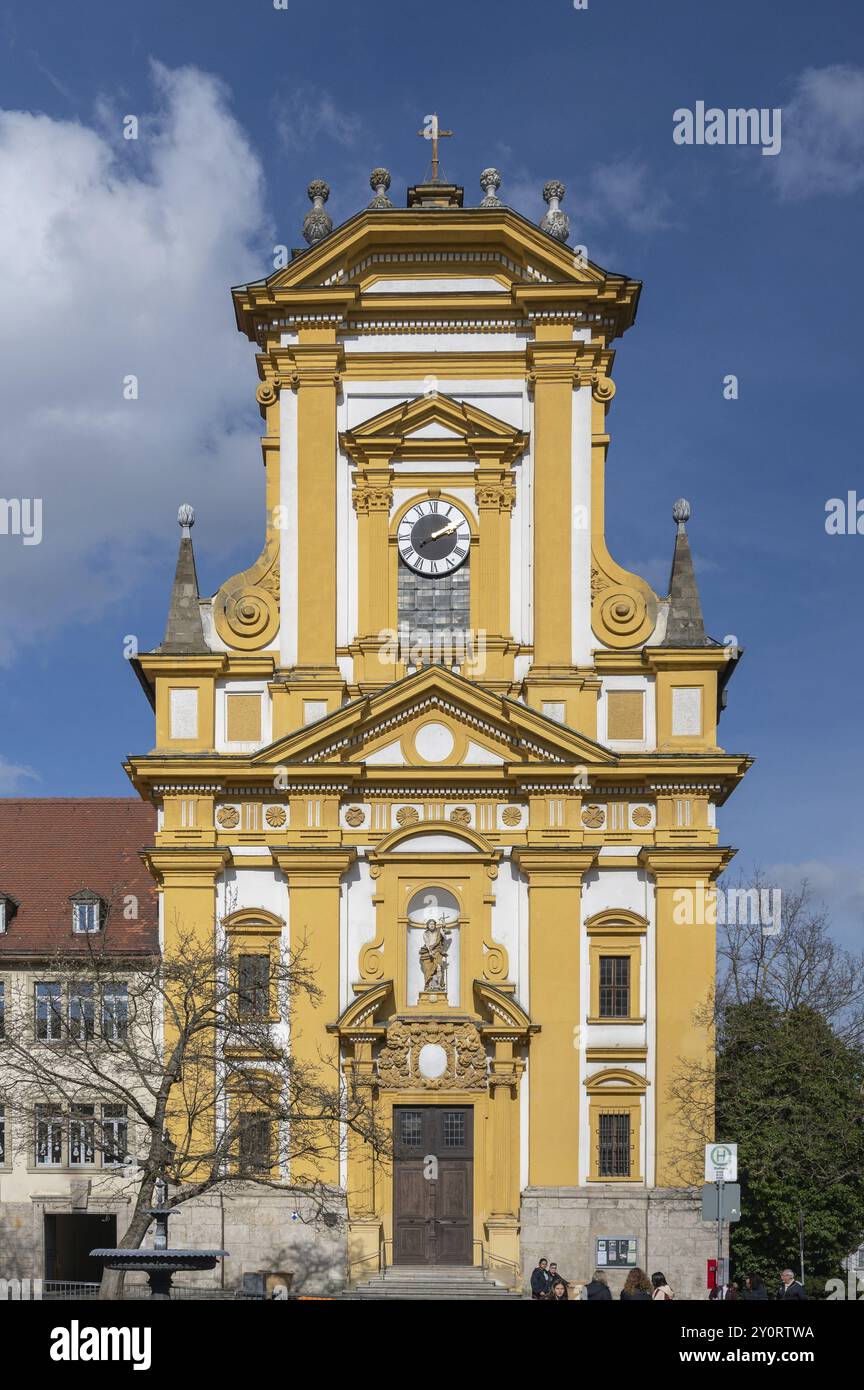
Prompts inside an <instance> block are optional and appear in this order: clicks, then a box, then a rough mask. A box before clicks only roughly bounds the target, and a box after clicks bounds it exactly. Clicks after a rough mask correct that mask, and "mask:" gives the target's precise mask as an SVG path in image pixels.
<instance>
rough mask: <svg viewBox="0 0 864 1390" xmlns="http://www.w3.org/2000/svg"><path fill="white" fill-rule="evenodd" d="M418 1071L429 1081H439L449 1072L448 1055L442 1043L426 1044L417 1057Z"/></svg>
mask: <svg viewBox="0 0 864 1390" xmlns="http://www.w3.org/2000/svg"><path fill="white" fill-rule="evenodd" d="M417 1070H418V1071H419V1073H420V1075H421V1076H425V1078H426V1080H427V1081H437V1080H438V1078H439V1076H443V1075H444V1073H445V1071H446V1070H447V1053H446V1051H445V1050H444V1048H443V1047H442V1046H441V1044H440V1043H425V1044H424V1046H423V1047H421V1049H420V1051H419V1053H418V1055H417Z"/></svg>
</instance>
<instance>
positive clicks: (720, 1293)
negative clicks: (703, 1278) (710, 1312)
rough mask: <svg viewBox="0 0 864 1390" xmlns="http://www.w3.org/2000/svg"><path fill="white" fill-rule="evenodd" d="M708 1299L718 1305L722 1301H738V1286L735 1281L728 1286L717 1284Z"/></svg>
mask: <svg viewBox="0 0 864 1390" xmlns="http://www.w3.org/2000/svg"><path fill="white" fill-rule="evenodd" d="M708 1298H709V1300H710V1301H711V1302H717V1303H719V1302H720V1301H721V1300H726V1299H732V1300H734V1299H737V1298H738V1285H737V1284H736V1283H735V1282H734V1280H733V1281H731V1282H730V1283H728V1284H715V1285H714V1287H713V1289H712V1290H711V1292H710V1293H709V1295H708Z"/></svg>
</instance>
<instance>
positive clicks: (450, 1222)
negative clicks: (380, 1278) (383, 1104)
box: [393, 1105, 474, 1265]
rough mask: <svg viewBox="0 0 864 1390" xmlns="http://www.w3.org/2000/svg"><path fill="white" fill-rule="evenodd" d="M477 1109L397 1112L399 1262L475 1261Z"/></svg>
mask: <svg viewBox="0 0 864 1390" xmlns="http://www.w3.org/2000/svg"><path fill="white" fill-rule="evenodd" d="M473 1189H474V1110H473V1107H472V1106H470V1105H455V1106H450V1105H397V1106H395V1107H394V1110H393V1251H394V1259H395V1263H396V1264H405V1265H408V1264H410V1265H462V1264H464V1265H470V1264H472V1263H473V1255H474V1251H473V1219H472V1218H473V1211H472V1208H473Z"/></svg>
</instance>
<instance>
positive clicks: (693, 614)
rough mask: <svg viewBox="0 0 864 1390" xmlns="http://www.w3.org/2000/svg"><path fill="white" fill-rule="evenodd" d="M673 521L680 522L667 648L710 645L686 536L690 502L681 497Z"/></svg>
mask: <svg viewBox="0 0 864 1390" xmlns="http://www.w3.org/2000/svg"><path fill="white" fill-rule="evenodd" d="M672 520H673V521H674V522H676V523H677V527H678V532H677V535H676V536H675V553H674V555H673V557H672V573H671V574H670V576H669V617H668V619H667V622H666V636H665V637H664V638H663V642H662V644H661V645H662V646H664V647H710V646H712V645H713V643H712V641H711V638H710V637H706V635H705V624H704V622H703V620H702V604H701V603H700V601H699V588H698V585H697V583H696V572H695V570H694V568H693V556H692V555H691V553H690V541H689V539H688V536H687V522H688V521H689V520H690V503H689V502H688V501H687V499H686V498H685V497H679V498H678V501H677V502H676V503H675V505H674V506H673V508H672Z"/></svg>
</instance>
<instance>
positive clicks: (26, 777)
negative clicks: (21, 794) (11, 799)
mask: <svg viewBox="0 0 864 1390" xmlns="http://www.w3.org/2000/svg"><path fill="white" fill-rule="evenodd" d="M38 781H39V774H38V772H34V771H33V769H32V767H26V766H24V764H23V763H10V762H9V760H8V758H4V757H3V756H2V755H0V792H2V794H3V795H4V796H10V795H11V794H12V792H16V791H19V790H20V788H21V783H22V782H38Z"/></svg>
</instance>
